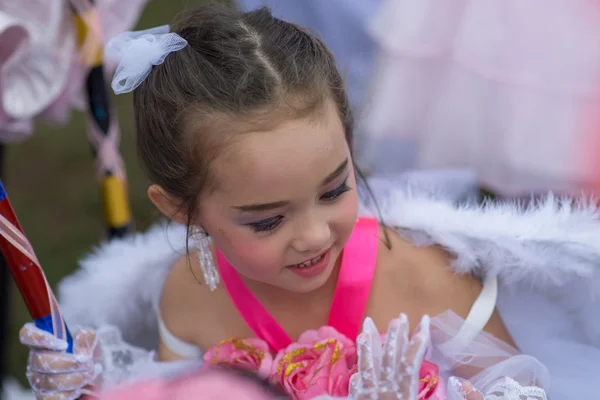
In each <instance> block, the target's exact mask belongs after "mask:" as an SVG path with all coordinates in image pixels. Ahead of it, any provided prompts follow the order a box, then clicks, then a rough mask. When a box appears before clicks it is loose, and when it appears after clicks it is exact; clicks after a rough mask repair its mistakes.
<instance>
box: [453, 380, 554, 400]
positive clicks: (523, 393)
mask: <svg viewBox="0 0 600 400" xmlns="http://www.w3.org/2000/svg"><path fill="white" fill-rule="evenodd" d="M447 390H448V392H447V393H448V400H523V399H526V400H547V399H548V398H547V397H546V392H545V391H544V389H542V388H539V387H536V386H521V385H519V383H518V382H516V381H515V380H513V379H511V378H508V377H505V378H504V379H501V380H500V381H498V382H497V383H495V384H494V385H493V386H492V387H491V388H490V390H488V391H487V393H486V394H485V395H484V394H483V393H481V392H480V391H479V390H477V389H475V388H474V387H473V386H472V385H471V384H470V383H469V382H467V381H461V380H460V379H459V378H456V377H454V376H453V377H451V378H450V379H449V380H448V389H447Z"/></svg>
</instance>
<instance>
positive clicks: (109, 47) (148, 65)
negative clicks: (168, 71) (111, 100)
mask: <svg viewBox="0 0 600 400" xmlns="http://www.w3.org/2000/svg"><path fill="white" fill-rule="evenodd" d="M185 46H187V41H186V40H185V39H183V38H182V37H181V36H179V35H177V34H176V33H169V25H163V26H158V27H156V28H151V29H146V30H143V31H135V32H123V33H121V34H120V35H117V36H115V37H114V38H112V39H111V40H109V42H108V43H107V44H106V48H105V54H106V57H107V58H110V59H113V60H115V61H118V62H119V64H118V66H117V70H116V71H115V76H114V78H113V80H112V83H111V87H112V88H113V90H114V92H115V93H116V94H121V93H127V92H131V91H132V90H134V89H135V88H136V87H138V86H139V85H140V84H141V83H142V82H143V80H144V79H146V77H147V76H148V75H149V74H150V71H152V66H153V65H159V64H162V63H163V62H164V61H165V58H166V57H167V56H168V55H169V54H170V53H172V52H174V51H177V50H181V49H183V48H184V47H185Z"/></svg>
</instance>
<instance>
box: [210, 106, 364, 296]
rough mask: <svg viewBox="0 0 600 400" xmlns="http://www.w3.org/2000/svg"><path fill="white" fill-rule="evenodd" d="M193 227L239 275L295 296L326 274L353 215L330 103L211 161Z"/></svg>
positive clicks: (349, 173)
mask: <svg viewBox="0 0 600 400" xmlns="http://www.w3.org/2000/svg"><path fill="white" fill-rule="evenodd" d="M211 168H212V171H213V173H214V176H213V178H214V179H215V182H216V190H215V191H213V192H211V193H210V195H207V196H205V197H204V198H202V200H201V204H200V214H199V215H200V225H201V226H202V227H203V228H204V229H205V230H206V232H207V233H208V234H209V235H210V236H211V237H212V239H213V243H214V244H215V245H216V246H217V247H218V248H219V249H220V250H221V252H222V253H223V255H224V256H225V257H226V258H227V259H228V260H229V262H230V263H231V264H232V265H233V266H234V267H235V269H236V270H237V271H238V272H239V273H240V274H241V275H243V276H244V277H246V278H249V279H251V280H254V281H258V282H262V283H266V284H269V285H272V286H275V287H278V288H281V289H285V290H289V291H292V292H297V293H306V292H310V291H312V290H315V289H317V288H319V287H320V286H322V285H323V284H324V283H325V282H326V281H327V280H328V278H329V276H330V275H331V273H332V271H333V269H334V266H335V264H336V260H337V259H338V257H339V256H340V254H341V252H342V249H343V248H344V245H345V244H346V242H347V240H348V238H349V237H350V234H351V232H352V229H353V228H354V225H355V223H356V219H357V214H358V196H357V193H356V181H355V176H354V169H353V164H352V159H351V157H350V150H349V148H348V144H347V143H346V139H345V136H344V129H343V127H342V124H341V121H340V119H339V117H338V115H337V113H336V110H335V106H334V104H333V103H330V104H328V105H327V109H326V111H325V112H324V113H322V114H321V115H319V116H318V117H313V118H306V119H296V120H290V121H287V122H284V123H282V124H280V125H279V126H277V127H276V128H275V129H272V130H268V131H256V132H250V133H244V134H241V135H240V137H239V140H236V142H235V143H234V144H232V147H231V148H230V151H229V152H227V154H226V156H223V157H218V158H217V160H215V162H214V163H213V164H212V165H211Z"/></svg>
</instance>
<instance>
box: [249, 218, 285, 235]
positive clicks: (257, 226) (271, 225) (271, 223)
mask: <svg viewBox="0 0 600 400" xmlns="http://www.w3.org/2000/svg"><path fill="white" fill-rule="evenodd" d="M282 221H283V216H281V215H277V216H275V217H271V218H267V219H263V220H262V221H258V222H252V223H250V224H248V226H249V227H250V228H252V230H253V231H254V232H257V233H258V232H272V231H274V230H275V229H276V228H277V227H278V226H279V224H281V222H282Z"/></svg>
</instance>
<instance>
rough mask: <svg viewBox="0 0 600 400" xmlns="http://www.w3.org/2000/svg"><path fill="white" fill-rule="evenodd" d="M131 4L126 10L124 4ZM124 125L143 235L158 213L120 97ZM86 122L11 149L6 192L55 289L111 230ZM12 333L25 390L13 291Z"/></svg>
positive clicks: (158, 11) (149, 21)
mask: <svg viewBox="0 0 600 400" xmlns="http://www.w3.org/2000/svg"><path fill="white" fill-rule="evenodd" d="M123 4H126V3H123ZM193 4H196V2H193V1H185V0H171V1H162V0H161V1H157V0H154V1H150V2H149V4H148V6H147V7H146V9H145V11H144V13H143V15H142V18H141V19H140V22H139V25H138V27H137V29H145V28H150V27H153V26H157V25H162V24H167V23H170V22H172V20H173V18H174V17H175V15H176V14H177V13H178V12H180V11H181V10H183V9H184V8H185V7H187V6H189V5H193ZM113 99H114V101H115V104H116V106H117V114H118V119H119V122H120V126H121V152H122V155H123V158H124V159H125V164H126V167H127V174H128V179H129V195H130V202H131V208H132V211H133V216H134V219H135V223H136V229H137V230H143V229H146V228H147V227H148V226H149V225H150V224H151V223H152V222H153V221H155V220H156V218H157V216H158V214H157V213H156V211H154V208H153V206H152V205H151V203H150V201H149V200H148V199H147V197H146V187H147V181H146V179H145V178H144V176H143V175H142V173H141V171H140V169H139V167H138V163H137V160H136V156H135V148H134V125H133V112H132V98H131V95H121V96H118V97H114V98H113ZM84 117H85V116H84V115H83V114H82V113H74V115H73V116H72V120H71V121H70V123H69V124H68V125H67V126H61V127H53V126H47V125H42V124H38V125H37V126H36V130H35V134H34V135H33V137H32V138H31V139H30V140H28V141H26V142H24V143H22V144H15V145H10V146H8V154H7V163H6V178H5V185H6V188H7V191H8V193H9V194H10V197H11V201H12V203H13V206H14V208H15V210H16V212H17V215H18V216H19V219H20V221H21V223H22V225H23V227H24V229H25V232H26V234H27V236H28V237H29V239H30V241H31V243H32V245H33V247H34V249H35V251H36V254H37V256H38V258H39V260H40V262H41V263H42V266H43V267H44V271H45V273H46V275H47V277H48V280H49V281H50V284H51V285H53V286H54V285H56V283H57V282H58V281H59V280H60V279H61V278H62V277H63V276H65V275H67V274H69V273H71V272H72V271H73V270H74V269H75V268H77V260H78V259H80V258H81V257H82V256H83V255H84V254H86V252H88V251H89V250H90V249H91V248H92V247H93V246H94V245H96V244H98V243H99V242H100V241H101V240H103V239H104V233H105V229H104V226H103V220H102V210H101V203H100V198H99V190H98V183H97V181H96V178H95V174H94V164H93V159H92V155H91V151H90V147H89V145H88V142H87V137H86V126H85V118H84ZM10 313H11V315H10V323H9V331H8V335H9V336H8V340H9V364H8V365H9V370H8V372H9V374H11V375H13V376H15V377H16V378H18V379H19V380H20V381H21V382H23V383H25V382H26V381H25V375H24V373H25V361H26V357H27V352H28V350H27V349H26V348H25V347H24V346H22V345H21V344H20V343H19V341H18V331H19V329H20V328H21V326H22V325H23V324H24V323H25V322H27V321H29V320H30V319H31V318H30V316H29V314H28V312H27V310H26V308H25V305H24V303H23V301H22V299H21V297H20V295H19V293H18V291H17V289H16V287H15V286H14V285H13V286H12V287H11V309H10Z"/></svg>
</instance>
